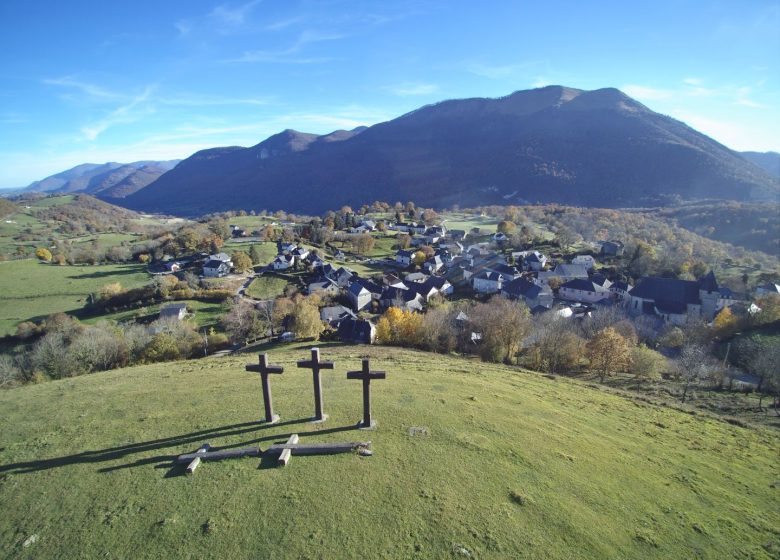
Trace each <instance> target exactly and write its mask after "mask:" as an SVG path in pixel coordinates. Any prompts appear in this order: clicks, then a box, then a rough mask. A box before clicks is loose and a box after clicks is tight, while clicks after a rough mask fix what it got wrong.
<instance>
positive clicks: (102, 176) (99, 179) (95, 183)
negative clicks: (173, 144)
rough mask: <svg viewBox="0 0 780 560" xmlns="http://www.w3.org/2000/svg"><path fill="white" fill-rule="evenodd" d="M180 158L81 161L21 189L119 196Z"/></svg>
mask: <svg viewBox="0 0 780 560" xmlns="http://www.w3.org/2000/svg"><path fill="white" fill-rule="evenodd" d="M179 161H180V160H170V161H136V162H133V163H117V162H108V163H103V164H97V163H84V164H81V165H77V166H76V167H73V168H72V169H68V170H67V171H62V172H61V173H57V174H55V175H51V176H50V177H46V178H45V179H42V180H40V181H35V182H33V183H31V184H30V185H28V186H27V187H26V188H25V189H24V192H45V193H74V192H79V193H87V194H93V195H96V196H101V197H105V198H123V197H125V196H127V195H129V194H132V193H134V192H136V191H138V190H140V189H142V188H144V187H145V186H146V185H148V184H150V183H152V182H153V181H155V180H157V179H158V178H159V177H160V176H161V175H162V174H163V173H165V172H167V171H170V170H171V169H173V168H174V167H175V166H176V164H177V163H179Z"/></svg>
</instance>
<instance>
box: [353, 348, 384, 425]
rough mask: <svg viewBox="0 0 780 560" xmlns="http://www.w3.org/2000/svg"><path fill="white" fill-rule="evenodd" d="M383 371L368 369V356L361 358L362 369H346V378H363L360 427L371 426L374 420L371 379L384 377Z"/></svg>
mask: <svg viewBox="0 0 780 560" xmlns="http://www.w3.org/2000/svg"><path fill="white" fill-rule="evenodd" d="M386 376H387V374H385V372H384V371H370V369H369V367H368V358H363V369H362V370H360V371H348V372H347V379H362V380H363V420H362V421H361V422H359V423H358V426H359V427H361V428H373V427H375V426H376V422H375V421H373V420H371V380H372V379H385V377H386Z"/></svg>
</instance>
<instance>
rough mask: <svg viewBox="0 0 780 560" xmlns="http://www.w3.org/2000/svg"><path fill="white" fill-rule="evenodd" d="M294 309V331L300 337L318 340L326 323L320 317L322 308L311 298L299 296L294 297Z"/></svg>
mask: <svg viewBox="0 0 780 560" xmlns="http://www.w3.org/2000/svg"><path fill="white" fill-rule="evenodd" d="M293 303H294V306H293V311H292V322H293V331H294V332H295V336H296V337H298V338H313V339H315V340H317V339H318V338H319V337H320V333H321V332H322V331H323V329H324V328H325V325H324V324H323V323H322V320H321V319H320V310H319V308H318V307H317V305H316V304H315V303H313V302H312V301H311V299H310V298H307V297H303V296H298V297H296V298H295V299H294V302H293Z"/></svg>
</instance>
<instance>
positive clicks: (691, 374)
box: [677, 344, 711, 402]
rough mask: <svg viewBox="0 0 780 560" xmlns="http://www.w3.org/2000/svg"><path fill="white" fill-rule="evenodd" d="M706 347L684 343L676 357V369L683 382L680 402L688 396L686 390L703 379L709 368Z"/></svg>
mask: <svg viewBox="0 0 780 560" xmlns="http://www.w3.org/2000/svg"><path fill="white" fill-rule="evenodd" d="M710 365H711V364H710V360H709V359H708V354H707V348H706V347H705V346H702V345H701V344H686V345H685V346H683V348H682V351H681V352H680V357H679V358H678V359H677V371H678V374H679V376H680V379H681V380H682V382H683V393H682V398H681V400H682V402H685V399H686V398H687V397H688V391H689V390H690V388H691V387H692V386H695V385H697V384H698V383H699V382H700V381H701V380H702V379H704V378H705V377H706V376H707V374H708V371H709V368H710Z"/></svg>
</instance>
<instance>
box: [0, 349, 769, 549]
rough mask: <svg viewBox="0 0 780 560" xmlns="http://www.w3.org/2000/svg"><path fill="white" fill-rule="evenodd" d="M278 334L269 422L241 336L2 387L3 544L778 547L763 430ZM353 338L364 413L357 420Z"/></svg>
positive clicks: (586, 389) (457, 362)
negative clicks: (317, 358)
mask: <svg viewBox="0 0 780 560" xmlns="http://www.w3.org/2000/svg"><path fill="white" fill-rule="evenodd" d="M321 350H322V358H323V359H331V360H334V361H335V364H336V366H335V369H334V370H333V371H326V372H324V373H323V391H324V401H325V412H326V413H327V414H328V415H329V418H328V420H327V422H325V423H324V424H312V423H309V422H308V419H309V418H310V416H311V415H312V413H313V402H312V390H311V373H310V371H308V370H301V369H298V368H296V367H295V361H296V360H300V359H304V358H307V357H308V347H307V346H305V345H302V344H293V345H287V346H285V347H282V348H276V349H273V350H272V352H271V361H272V362H275V363H279V364H282V365H283V366H284V367H285V372H284V373H283V374H282V375H280V376H279V375H276V376H273V379H272V381H271V383H272V390H273V396H274V405H275V409H276V412H278V413H279V414H280V415H281V416H282V422H281V423H279V424H277V425H273V426H267V425H264V424H261V423H258V419H259V418H260V415H261V406H262V405H261V398H260V381H259V379H258V376H257V375H256V374H250V373H247V372H246V371H245V370H244V365H245V364H246V363H248V362H254V363H256V362H257V355H256V354H245V355H240V356H234V357H230V358H210V359H206V360H199V361H189V362H179V363H167V364H160V365H149V366H141V367H135V368H129V369H123V370H116V371H112V372H107V373H101V374H94V375H90V376H84V377H80V378H73V379H65V380H62V381H55V382H50V383H45V384H40V385H31V386H25V387H21V388H17V389H13V390H9V391H4V392H0V507H2V511H3V512H4V515H3V516H0V547H2V549H3V550H4V555H5V557H8V558H36V559H43V558H63V557H72V558H76V557H78V558H97V557H100V558H103V557H126V556H128V555H129V554H131V553H132V555H133V557H135V558H161V557H168V558H334V559H348V558H393V559H395V558H582V559H587V558H599V559H601V558H659V559H661V558H663V559H668V558H713V559H722V558H756V559H760V558H776V557H777V556H778V554H780V495H779V493H780V473H779V472H778V461H777V459H778V455H777V451H778V448H780V437H778V434H777V432H776V431H771V430H766V429H761V428H756V429H746V428H742V427H738V426H735V425H731V424H728V423H725V422H722V421H717V420H714V419H712V418H710V417H707V416H702V415H700V414H692V413H686V412H683V411H679V410H673V409H668V408H659V407H655V406H652V405H649V404H647V403H643V402H639V401H633V400H629V399H626V398H624V397H621V396H617V395H614V394H610V393H609V392H606V391H602V390H598V388H594V387H592V386H590V385H588V384H586V383H581V382H577V381H571V380H565V379H560V378H550V377H545V376H542V375H538V374H534V373H530V372H524V371H520V370H517V369H515V368H509V367H505V366H500V365H487V364H482V363H478V362H473V361H470V360H466V359H462V358H455V357H449V356H440V355H434V354H426V353H421V352H415V351H407V350H400V349H397V348H373V347H372V348H367V347H355V346H339V345H326V344H323V345H321ZM363 355H369V356H370V357H371V358H372V359H371V367H372V369H379V370H385V371H387V379H385V380H380V381H375V382H373V383H372V388H373V397H374V410H373V412H374V417H375V418H376V419H377V420H378V422H379V427H378V429H376V430H374V431H358V430H355V429H354V424H355V422H356V421H357V420H358V419H359V418H360V416H361V384H360V382H359V381H351V380H347V379H346V375H345V372H346V371H347V370H354V369H359V366H360V357H361V356H363ZM292 433H297V434H299V435H300V437H301V442H309V443H313V442H336V441H358V440H371V441H372V448H373V451H374V454H373V456H371V457H360V456H357V455H353V454H343V455H331V456H309V457H302V456H293V457H292V460H291V462H290V464H289V465H288V466H287V467H286V468H283V469H282V468H277V467H275V465H274V462H273V461H271V460H269V459H267V458H263V459H262V460H260V459H257V458H244V459H233V460H226V461H221V462H208V463H204V464H202V465H201V466H200V467H199V469H198V471H197V472H196V473H195V474H194V475H192V476H186V475H184V474H183V472H182V468H181V467H177V466H175V464H174V463H173V459H174V458H175V457H176V456H177V455H178V454H181V453H187V452H193V451H194V450H196V449H197V448H198V447H199V446H200V445H202V444H203V443H206V442H208V443H209V444H210V445H211V446H212V447H217V448H236V447H245V446H252V445H259V446H261V447H262V448H266V447H267V446H268V445H270V444H272V443H275V442H279V441H284V440H286V439H287V437H288V436H289V435H290V434H292Z"/></svg>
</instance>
